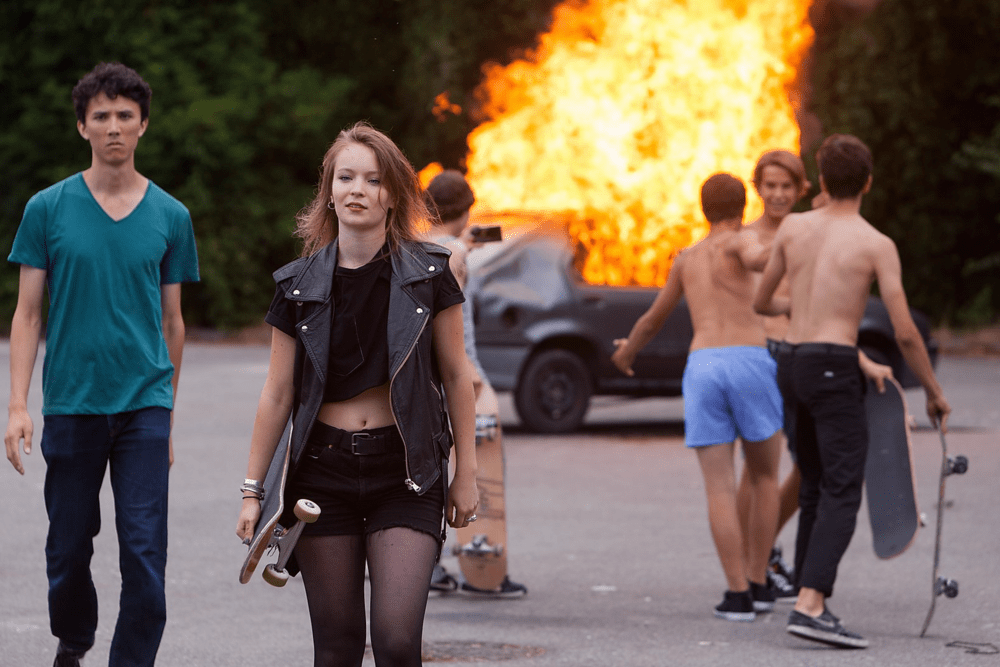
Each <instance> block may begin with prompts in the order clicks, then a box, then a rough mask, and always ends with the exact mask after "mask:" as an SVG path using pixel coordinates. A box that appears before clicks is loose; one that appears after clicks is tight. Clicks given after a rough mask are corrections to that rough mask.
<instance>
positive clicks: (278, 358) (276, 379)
mask: <svg viewBox="0 0 1000 667" xmlns="http://www.w3.org/2000/svg"><path fill="white" fill-rule="evenodd" d="M294 372H295V339H294V338H292V337H291V336H289V335H288V334H286V333H284V332H282V331H280V330H278V329H276V328H275V329H272V331H271V360H270V362H269V363H268V367H267V379H266V380H264V388H263V390H261V392H260V400H259V401H258V402H257V416H256V417H255V418H254V423H253V434H252V435H251V436H250V456H249V460H248V462H247V474H246V476H247V478H248V479H256V480H259V481H261V482H263V480H264V476H265V475H267V468H268V466H269V465H270V464H271V459H272V458H273V457H274V450H275V449H276V448H277V446H278V440H279V439H280V438H281V434H282V432H283V431H284V430H285V425H286V424H287V423H288V416H289V415H290V414H291V413H292V402H293V401H294V399H295V386H294V384H293V378H294ZM267 491H268V489H265V492H267ZM270 491H271V493H275V491H274V490H273V489H272V490H270ZM246 495H249V494H244V496H246ZM259 518H260V500H258V499H256V498H252V497H251V498H244V499H243V507H242V509H241V510H240V517H239V520H238V521H237V523H236V535H237V536H238V537H240V538H241V539H243V540H247V539H250V538H252V537H253V531H254V527H255V526H256V525H257V520H258V519H259Z"/></svg>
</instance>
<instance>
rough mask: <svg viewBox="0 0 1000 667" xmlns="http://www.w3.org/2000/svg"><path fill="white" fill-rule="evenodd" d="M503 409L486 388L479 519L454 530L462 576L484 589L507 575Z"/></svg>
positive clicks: (479, 432)
mask: <svg viewBox="0 0 1000 667" xmlns="http://www.w3.org/2000/svg"><path fill="white" fill-rule="evenodd" d="M499 412H500V409H499V405H498V403H497V395H496V393H495V392H494V391H493V388H492V387H490V386H489V385H485V386H484V387H483V389H482V391H481V392H480V394H479V400H477V401H476V462H477V464H478V467H479V473H478V474H477V475H476V484H477V485H478V486H479V509H477V510H476V515H477V517H478V518H477V519H476V521H475V523H470V524H469V525H468V527H466V528H459V529H457V530H456V531H455V535H456V538H457V544H456V545H455V547H454V548H453V550H452V551H453V553H454V554H455V555H456V556H458V566H459V569H460V570H461V571H462V576H463V577H465V581H466V582H468V583H469V584H470V585H472V586H475V587H476V588H479V589H482V590H488V591H492V590H495V589H497V588H499V586H500V584H501V583H502V582H503V580H504V577H505V576H507V549H506V547H507V512H506V509H505V502H504V476H505V470H504V456H503V441H502V433H501V429H500V414H499Z"/></svg>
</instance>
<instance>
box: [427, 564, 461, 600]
mask: <svg viewBox="0 0 1000 667" xmlns="http://www.w3.org/2000/svg"><path fill="white" fill-rule="evenodd" d="M430 589H431V590H432V591H435V592H438V593H442V594H443V593H453V592H454V591H456V590H457V589H458V580H456V579H455V577H453V576H451V575H450V574H448V570H446V569H444V567H442V566H441V564H440V563H438V564H436V565H435V566H434V572H432V573H431V588H430Z"/></svg>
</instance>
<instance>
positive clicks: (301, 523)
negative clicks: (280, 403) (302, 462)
mask: <svg viewBox="0 0 1000 667" xmlns="http://www.w3.org/2000/svg"><path fill="white" fill-rule="evenodd" d="M291 440H292V425H291V421H289V423H288V426H287V427H286V428H285V433H284V434H283V435H282V436H281V440H280V441H278V446H277V448H275V450H274V456H273V457H272V458H271V465H270V466H268V469H267V476H266V477H265V478H264V499H263V500H262V501H261V503H260V518H259V519H258V520H257V525H256V527H254V533H253V539H251V540H250V551H249V553H248V554H247V557H246V560H244V561H243V567H242V568H240V583H241V584H245V583H247V582H249V581H250V577H251V576H252V575H253V573H254V570H255V569H257V564H258V563H259V562H260V559H261V558H262V557H263V556H264V552H266V551H273V550H275V549H276V550H277V551H278V560H277V561H276V562H274V563H269V564H268V565H267V567H265V568H264V571H263V572H261V576H262V577H264V581H266V582H267V583H269V584H271V585H272V586H284V585H285V583H286V582H287V581H288V573H287V572H286V571H285V565H287V564H288V559H289V558H291V556H292V550H293V549H295V543H296V542H298V539H299V535H301V534H302V529H303V528H305V525H306V524H307V523H312V522H314V521H316V519H318V518H319V514H320V509H319V506H318V505H316V504H315V503H314V502H312V501H311V500H306V499H304V498H303V499H301V500H299V501H298V502H297V503H296V504H295V508H294V513H295V518H296V519H297V520H296V522H295V525H294V526H292V527H290V528H286V527H285V526H282V525H281V524H280V523H279V520H280V519H281V515H282V513H283V512H284V511H285V482H286V481H287V480H288V464H289V460H290V458H291V451H292V448H291V445H290V443H291Z"/></svg>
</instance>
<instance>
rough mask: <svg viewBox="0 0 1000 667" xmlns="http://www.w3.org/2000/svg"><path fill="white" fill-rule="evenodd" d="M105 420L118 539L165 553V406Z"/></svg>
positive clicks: (167, 417) (167, 435) (167, 415)
mask: <svg viewBox="0 0 1000 667" xmlns="http://www.w3.org/2000/svg"><path fill="white" fill-rule="evenodd" d="M110 419H111V425H112V438H113V441H112V446H111V455H110V462H111V485H112V488H113V490H114V494H115V522H116V524H117V525H118V526H119V534H120V537H121V540H120V541H122V543H123V544H124V545H126V547H127V548H134V549H135V550H137V551H140V552H142V553H150V552H152V553H164V554H165V551H166V546H167V545H166V539H167V535H166V532H167V489H168V479H169V471H170V458H169V446H170V410H168V409H166V408H160V407H155V408H144V409H141V410H136V411H134V412H131V413H123V414H120V415H113V416H112V417H111V418H110ZM129 545H132V546H131V547H129Z"/></svg>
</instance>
